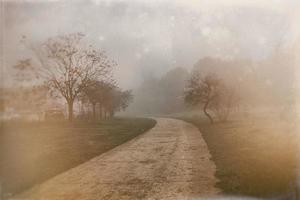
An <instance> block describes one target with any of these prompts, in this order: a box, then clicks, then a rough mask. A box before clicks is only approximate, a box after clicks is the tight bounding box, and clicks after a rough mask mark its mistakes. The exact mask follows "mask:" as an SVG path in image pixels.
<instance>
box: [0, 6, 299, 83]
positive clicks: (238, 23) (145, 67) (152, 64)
mask: <svg viewBox="0 0 300 200" xmlns="http://www.w3.org/2000/svg"><path fill="white" fill-rule="evenodd" d="M299 4H300V2H299V1H297V0H281V1H280V0H273V1H269V0H260V1H253V0H251V1H242V0H223V1H217V0H216V1H208V0H207V1H205V0H202V1H201V0H199V1H192V0H189V1H183V0H182V1H173V0H172V1H171V0H165V1H146V0H141V1H137V0H136V1H135V0H128V1H123V0H104V1H101V0H90V1H79V0H75V1H63V0H62V1H4V2H2V11H1V13H2V14H1V15H2V16H3V18H2V20H3V23H2V24H3V25H2V27H1V30H2V34H3V36H4V37H3V41H1V46H2V50H3V56H4V57H3V62H2V66H1V68H3V73H2V75H1V76H2V77H1V79H2V80H4V83H5V84H6V85H9V84H11V82H12V81H11V80H12V79H11V78H10V76H9V74H10V68H11V66H12V65H14V64H15V63H16V60H17V59H19V58H23V57H25V56H26V55H27V54H26V52H27V51H28V50H26V49H25V48H24V47H22V45H20V43H19V41H20V38H21V37H22V35H26V36H27V37H28V38H30V40H38V41H42V40H44V39H46V38H48V37H50V36H55V35H58V34H65V33H72V32H82V33H85V34H86V35H87V37H88V39H89V40H91V41H92V43H93V44H94V45H95V46H98V47H99V48H101V49H103V50H106V51H107V53H108V54H109V56H110V57H112V58H113V59H115V60H116V61H117V62H118V64H119V67H118V68H117V72H116V78H117V79H118V80H119V83H120V85H121V86H122V87H124V88H135V87H136V86H137V83H141V82H142V81H143V80H144V79H145V77H149V76H160V75H161V74H163V73H165V72H167V71H168V70H169V69H171V68H175V67H184V68H188V69H190V68H191V67H192V66H193V65H194V64H195V63H196V62H197V61H198V60H199V59H201V58H203V57H205V56H213V57H216V56H217V57H222V58H225V59H236V58H239V59H240V58H243V59H244V58H247V59H254V60H260V59H264V58H266V57H267V56H269V55H270V54H272V53H273V52H274V50H276V49H279V48H280V49H284V51H285V50H286V51H287V49H288V50H289V51H290V52H292V53H294V52H299V51H296V50H295V49H296V47H297V45H298V44H299V34H300V30H299V26H298V22H299V21H298V19H299V17H300V16H299V15H300V12H299V6H300V5H299ZM298 46H299V45H298Z"/></svg>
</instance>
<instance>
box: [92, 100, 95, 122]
mask: <svg viewBox="0 0 300 200" xmlns="http://www.w3.org/2000/svg"><path fill="white" fill-rule="evenodd" d="M92 107H93V120H94V121H95V120H96V104H95V103H93V104H92Z"/></svg>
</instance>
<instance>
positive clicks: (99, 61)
mask: <svg viewBox="0 0 300 200" xmlns="http://www.w3.org/2000/svg"><path fill="white" fill-rule="evenodd" d="M83 37H84V35H83V34H81V33H74V34H68V35H62V36H57V37H53V38H49V39H48V40H47V41H46V42H44V43H42V44H40V45H28V47H30V49H31V50H33V52H34V55H35V56H36V58H37V60H38V61H39V62H40V65H39V67H38V68H37V70H38V72H39V75H40V76H41V77H42V78H43V80H45V82H46V84H47V85H48V86H49V87H50V88H51V89H53V90H56V91H58V92H59V93H60V95H61V96H62V97H63V98H64V99H65V100H66V102H67V104H68V113H69V120H70V121H72V120H73V104H74V101H75V99H76V98H77V97H78V95H79V93H80V92H82V91H83V90H84V88H86V87H87V86H88V84H89V83H90V80H102V79H105V78H108V77H109V76H110V74H111V71H112V68H113V67H114V66H115V65H116V63H115V62H113V61H111V60H109V59H108V58H107V56H106V55H105V53H104V52H103V51H99V50H95V49H93V48H92V46H89V47H85V46H84V45H83V44H82V39H83ZM23 41H24V40H23Z"/></svg>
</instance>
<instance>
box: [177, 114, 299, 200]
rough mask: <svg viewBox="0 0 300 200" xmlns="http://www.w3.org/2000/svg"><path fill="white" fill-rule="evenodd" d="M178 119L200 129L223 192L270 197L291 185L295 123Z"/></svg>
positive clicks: (295, 166)
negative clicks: (292, 124) (212, 121)
mask: <svg viewBox="0 0 300 200" xmlns="http://www.w3.org/2000/svg"><path fill="white" fill-rule="evenodd" d="M181 119H183V120H185V121H187V122H190V123H192V124H194V125H195V126H197V127H198V128H199V130H200V131H201V133H202V135H203V137H204V139H205V141H206V143H207V145H208V148H209V150H210V153H211V154H212V159H213V161H214V162H215V164H216V167H217V172H216V176H217V178H218V179H219V180H220V181H219V183H218V184H217V187H219V188H221V189H222V190H223V192H224V193H225V194H228V195H247V196H252V197H274V196H279V195H283V194H287V193H289V192H293V190H294V189H295V181H296V178H297V172H296V171H297V162H298V160H297V157H298V156H297V143H298V141H299V137H297V136H296V135H297V134H296V133H297V129H296V127H293V126H291V124H288V123H284V122H281V121H279V120H277V121H276V120H275V121H274V120H266V119H259V120H251V121H250V120H248V121H246V120H244V121H243V120H240V121H233V122H226V123H216V124H213V125H211V124H209V123H208V122H207V120H205V119H203V118H197V117H183V118H181Z"/></svg>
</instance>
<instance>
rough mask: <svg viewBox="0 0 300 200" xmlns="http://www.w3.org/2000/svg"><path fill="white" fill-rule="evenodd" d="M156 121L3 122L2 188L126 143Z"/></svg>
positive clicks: (15, 187)
mask: <svg viewBox="0 0 300 200" xmlns="http://www.w3.org/2000/svg"><path fill="white" fill-rule="evenodd" d="M155 123H156V122H155V121H154V120H152V119H145V118H115V119H111V120H106V121H102V122H97V123H92V122H91V123H88V122H76V123H72V124H69V123H67V122H58V123H57V122H56V123H55V122H52V123H50V122H48V123H46V122H23V123H22V122H18V123H17V122H7V123H2V127H1V135H0V137H1V138H0V142H1V143H0V145H1V146H0V170H1V174H0V175H1V176H0V181H1V182H2V189H3V190H4V191H5V192H6V193H16V192H20V191H22V190H24V189H26V188H29V187H31V186H32V185H34V184H37V183H40V182H42V181H45V180H46V179H48V178H50V177H53V176H55V175H57V174H59V173H61V172H63V171H66V170H68V169H70V168H72V167H75V166H77V165H79V164H81V163H83V162H85V161H87V160H89V159H91V158H93V157H95V156H97V155H99V154H101V153H103V152H105V151H107V150H109V149H112V148H113V147H115V146H117V145H119V144H122V143H124V142H125V141H127V140H129V139H131V138H133V137H135V136H137V135H139V134H141V133H143V132H145V131H146V130H148V129H150V128H152V127H153V126H154V125H155Z"/></svg>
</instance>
